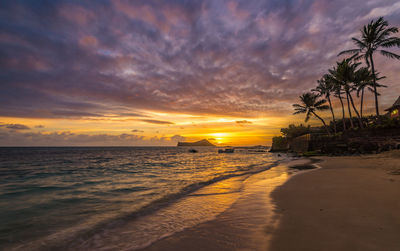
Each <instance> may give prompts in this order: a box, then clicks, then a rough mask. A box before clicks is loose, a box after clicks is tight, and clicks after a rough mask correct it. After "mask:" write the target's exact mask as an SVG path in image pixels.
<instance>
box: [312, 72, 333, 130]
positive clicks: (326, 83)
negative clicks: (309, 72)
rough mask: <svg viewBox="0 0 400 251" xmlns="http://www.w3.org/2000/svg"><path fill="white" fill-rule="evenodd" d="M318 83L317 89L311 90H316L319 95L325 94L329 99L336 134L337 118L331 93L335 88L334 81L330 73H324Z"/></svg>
mask: <svg viewBox="0 0 400 251" xmlns="http://www.w3.org/2000/svg"><path fill="white" fill-rule="evenodd" d="M317 83H318V85H317V87H316V88H315V89H312V90H311V91H313V92H316V93H317V95H318V96H319V97H322V96H324V97H325V98H326V99H327V100H328V103H329V108H330V110H331V114H332V120H333V130H334V132H335V134H336V119H335V113H334V112H333V107H332V102H331V93H332V92H333V89H334V85H333V81H331V79H330V77H329V76H328V75H324V76H323V77H322V78H321V79H320V80H317Z"/></svg>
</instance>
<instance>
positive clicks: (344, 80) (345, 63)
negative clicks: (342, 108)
mask: <svg viewBox="0 0 400 251" xmlns="http://www.w3.org/2000/svg"><path fill="white" fill-rule="evenodd" d="M359 65H360V63H352V62H351V61H350V60H349V59H344V60H342V61H341V62H338V63H337V68H334V69H333V70H329V73H330V74H331V75H332V76H333V80H334V81H336V82H337V83H338V84H340V85H342V87H343V90H344V91H345V93H346V98H347V107H348V110H349V116H350V125H351V127H352V128H354V125H353V119H352V113H351V107H350V104H351V106H352V107H353V110H354V112H355V113H356V115H357V119H358V122H359V124H360V127H361V128H363V123H362V120H361V116H360V113H359V112H358V110H357V108H356V106H355V104H354V99H353V96H352V95H351V93H352V92H353V91H354V90H355V89H356V87H355V85H354V84H353V83H354V79H355V72H356V70H357V67H358V66H359Z"/></svg>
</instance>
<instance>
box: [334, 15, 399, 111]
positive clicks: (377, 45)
mask: <svg viewBox="0 0 400 251" xmlns="http://www.w3.org/2000/svg"><path fill="white" fill-rule="evenodd" d="M397 32H399V30H398V28H397V27H389V23H388V22H387V21H386V20H384V19H383V17H380V18H379V19H377V20H372V21H371V22H370V23H369V24H368V25H364V27H363V29H361V38H360V39H358V38H354V37H353V38H352V40H353V41H354V43H355V44H356V46H357V48H356V49H351V50H345V51H342V52H341V53H339V56H340V55H343V54H352V55H353V56H352V59H354V60H355V61H358V60H360V59H362V58H364V59H365V62H366V63H367V65H368V67H370V66H371V70H372V76H373V89H374V95H375V109H376V115H377V116H379V104H378V92H377V87H378V85H377V83H376V81H377V77H376V72H375V65H374V57H373V55H374V52H376V51H378V52H380V54H382V55H383V56H385V57H389V58H394V59H399V60H400V55H397V54H395V53H393V52H390V51H387V50H383V49H381V48H392V47H400V38H398V37H393V36H392V34H395V33H397Z"/></svg>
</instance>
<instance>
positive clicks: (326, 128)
mask: <svg viewBox="0 0 400 251" xmlns="http://www.w3.org/2000/svg"><path fill="white" fill-rule="evenodd" d="M312 114H314V116H315V117H317V118H318V119H319V120H321V121H322V124H324V127H325V130H326V132H327V133H328V135H329V136H331V133H330V132H329V130H328V127H327V126H326V124H325V120H324V119H323V118H321V117H320V116H318V115H317V114H316V113H315V112H312Z"/></svg>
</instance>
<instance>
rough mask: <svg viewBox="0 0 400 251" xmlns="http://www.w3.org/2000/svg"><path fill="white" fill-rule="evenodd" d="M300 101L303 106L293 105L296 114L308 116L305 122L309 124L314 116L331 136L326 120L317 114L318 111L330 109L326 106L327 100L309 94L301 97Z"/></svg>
mask: <svg viewBox="0 0 400 251" xmlns="http://www.w3.org/2000/svg"><path fill="white" fill-rule="evenodd" d="M300 101H301V104H294V105H293V107H294V109H295V111H296V112H295V113H294V114H299V113H305V114H306V119H305V122H307V121H308V120H309V119H310V117H311V116H312V115H314V116H315V117H317V118H318V119H319V120H321V122H322V124H323V125H324V128H325V130H326V132H327V133H328V135H330V132H329V130H328V127H327V126H326V123H325V120H324V119H323V118H321V117H320V116H319V115H318V114H317V111H323V110H327V109H329V106H327V105H324V104H325V103H326V100H325V99H318V95H317V94H314V93H311V92H307V93H304V94H302V95H301V96H300Z"/></svg>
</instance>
